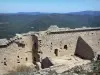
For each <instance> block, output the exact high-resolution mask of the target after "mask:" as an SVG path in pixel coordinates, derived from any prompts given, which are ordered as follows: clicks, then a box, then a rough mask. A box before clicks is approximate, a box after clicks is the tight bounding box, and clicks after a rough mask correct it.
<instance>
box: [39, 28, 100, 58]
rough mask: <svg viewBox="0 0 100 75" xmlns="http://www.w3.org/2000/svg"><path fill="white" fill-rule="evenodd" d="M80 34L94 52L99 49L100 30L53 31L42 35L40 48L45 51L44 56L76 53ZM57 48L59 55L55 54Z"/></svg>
mask: <svg viewBox="0 0 100 75" xmlns="http://www.w3.org/2000/svg"><path fill="white" fill-rule="evenodd" d="M79 36H80V37H81V38H82V39H84V41H85V42H86V43H87V44H88V45H89V46H90V47H91V48H92V49H93V50H94V52H97V51H99V48H100V30H97V31H84V32H71V33H68V32H66V33H60V34H59V33H56V34H53V33H52V34H45V35H42V36H41V46H39V49H40V50H41V51H42V53H43V55H42V57H46V56H49V57H57V56H63V55H74V53H75V50H76V45H77V40H78V37H79ZM55 50H58V52H57V53H58V54H57V56H56V54H55Z"/></svg>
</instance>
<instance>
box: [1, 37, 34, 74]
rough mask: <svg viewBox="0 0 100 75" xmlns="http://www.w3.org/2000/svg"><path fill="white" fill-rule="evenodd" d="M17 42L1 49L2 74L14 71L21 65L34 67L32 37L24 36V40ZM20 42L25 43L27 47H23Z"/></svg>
mask: <svg viewBox="0 0 100 75" xmlns="http://www.w3.org/2000/svg"><path fill="white" fill-rule="evenodd" d="M15 41H16V42H13V43H11V44H10V45H9V46H8V47H6V48H0V74H1V73H5V72H7V71H10V70H14V69H16V67H17V66H19V65H33V64H32V46H33V41H32V37H31V36H23V37H22V39H19V40H15ZM18 42H21V43H23V44H24V45H25V46H24V45H22V46H21V44H18Z"/></svg>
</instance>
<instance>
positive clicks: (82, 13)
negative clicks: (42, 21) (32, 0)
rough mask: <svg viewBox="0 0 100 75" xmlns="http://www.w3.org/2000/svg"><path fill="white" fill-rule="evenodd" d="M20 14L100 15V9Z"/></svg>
mask: <svg viewBox="0 0 100 75" xmlns="http://www.w3.org/2000/svg"><path fill="white" fill-rule="evenodd" d="M18 14H28V15H40V14H73V15H92V16H100V11H80V12H69V13H46V12H19V13H18Z"/></svg>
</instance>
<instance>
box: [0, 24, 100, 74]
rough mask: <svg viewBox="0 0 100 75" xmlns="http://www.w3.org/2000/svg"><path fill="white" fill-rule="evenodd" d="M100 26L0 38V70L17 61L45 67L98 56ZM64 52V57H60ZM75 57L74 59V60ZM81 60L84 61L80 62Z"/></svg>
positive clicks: (99, 51)
mask: <svg viewBox="0 0 100 75" xmlns="http://www.w3.org/2000/svg"><path fill="white" fill-rule="evenodd" d="M99 47H100V28H99V27H98V28H76V29H70V28H58V27H57V26H51V27H50V28H48V30H46V31H39V32H29V33H26V34H17V35H16V36H15V37H13V38H10V39H9V40H7V39H1V40H0V63H1V64H0V73H5V72H6V71H9V70H12V69H14V68H16V67H17V66H19V65H27V66H35V65H37V67H38V69H44V68H49V67H50V66H55V65H59V64H61V63H63V64H65V65H66V66H68V64H69V63H67V62H70V61H71V62H73V63H71V64H74V63H78V64H79V63H83V64H84V62H85V61H87V60H99V59H100V50H99ZM64 56H65V57H64ZM75 59H77V60H75ZM83 61H84V62H83ZM69 65H70V64H69Z"/></svg>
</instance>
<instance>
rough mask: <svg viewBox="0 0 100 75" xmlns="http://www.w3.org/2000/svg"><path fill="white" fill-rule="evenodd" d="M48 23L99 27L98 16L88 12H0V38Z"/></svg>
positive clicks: (65, 25)
mask: <svg viewBox="0 0 100 75" xmlns="http://www.w3.org/2000/svg"><path fill="white" fill-rule="evenodd" d="M50 25H58V26H59V27H70V28H77V27H83V26H86V27H100V16H99V15H95V14H94V15H91V14H90V15H89V14H76V13H68V14H57V13H48V14H46V13H43V14H42V13H41V14H39V13H38V14H36V13H35V14H32V13H31V14H27V13H26V14H25V13H24V14H23V13H17V14H0V38H4V37H12V36H13V35H15V34H16V33H24V32H28V31H39V30H46V29H47V28H48V27H49V26H50Z"/></svg>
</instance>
